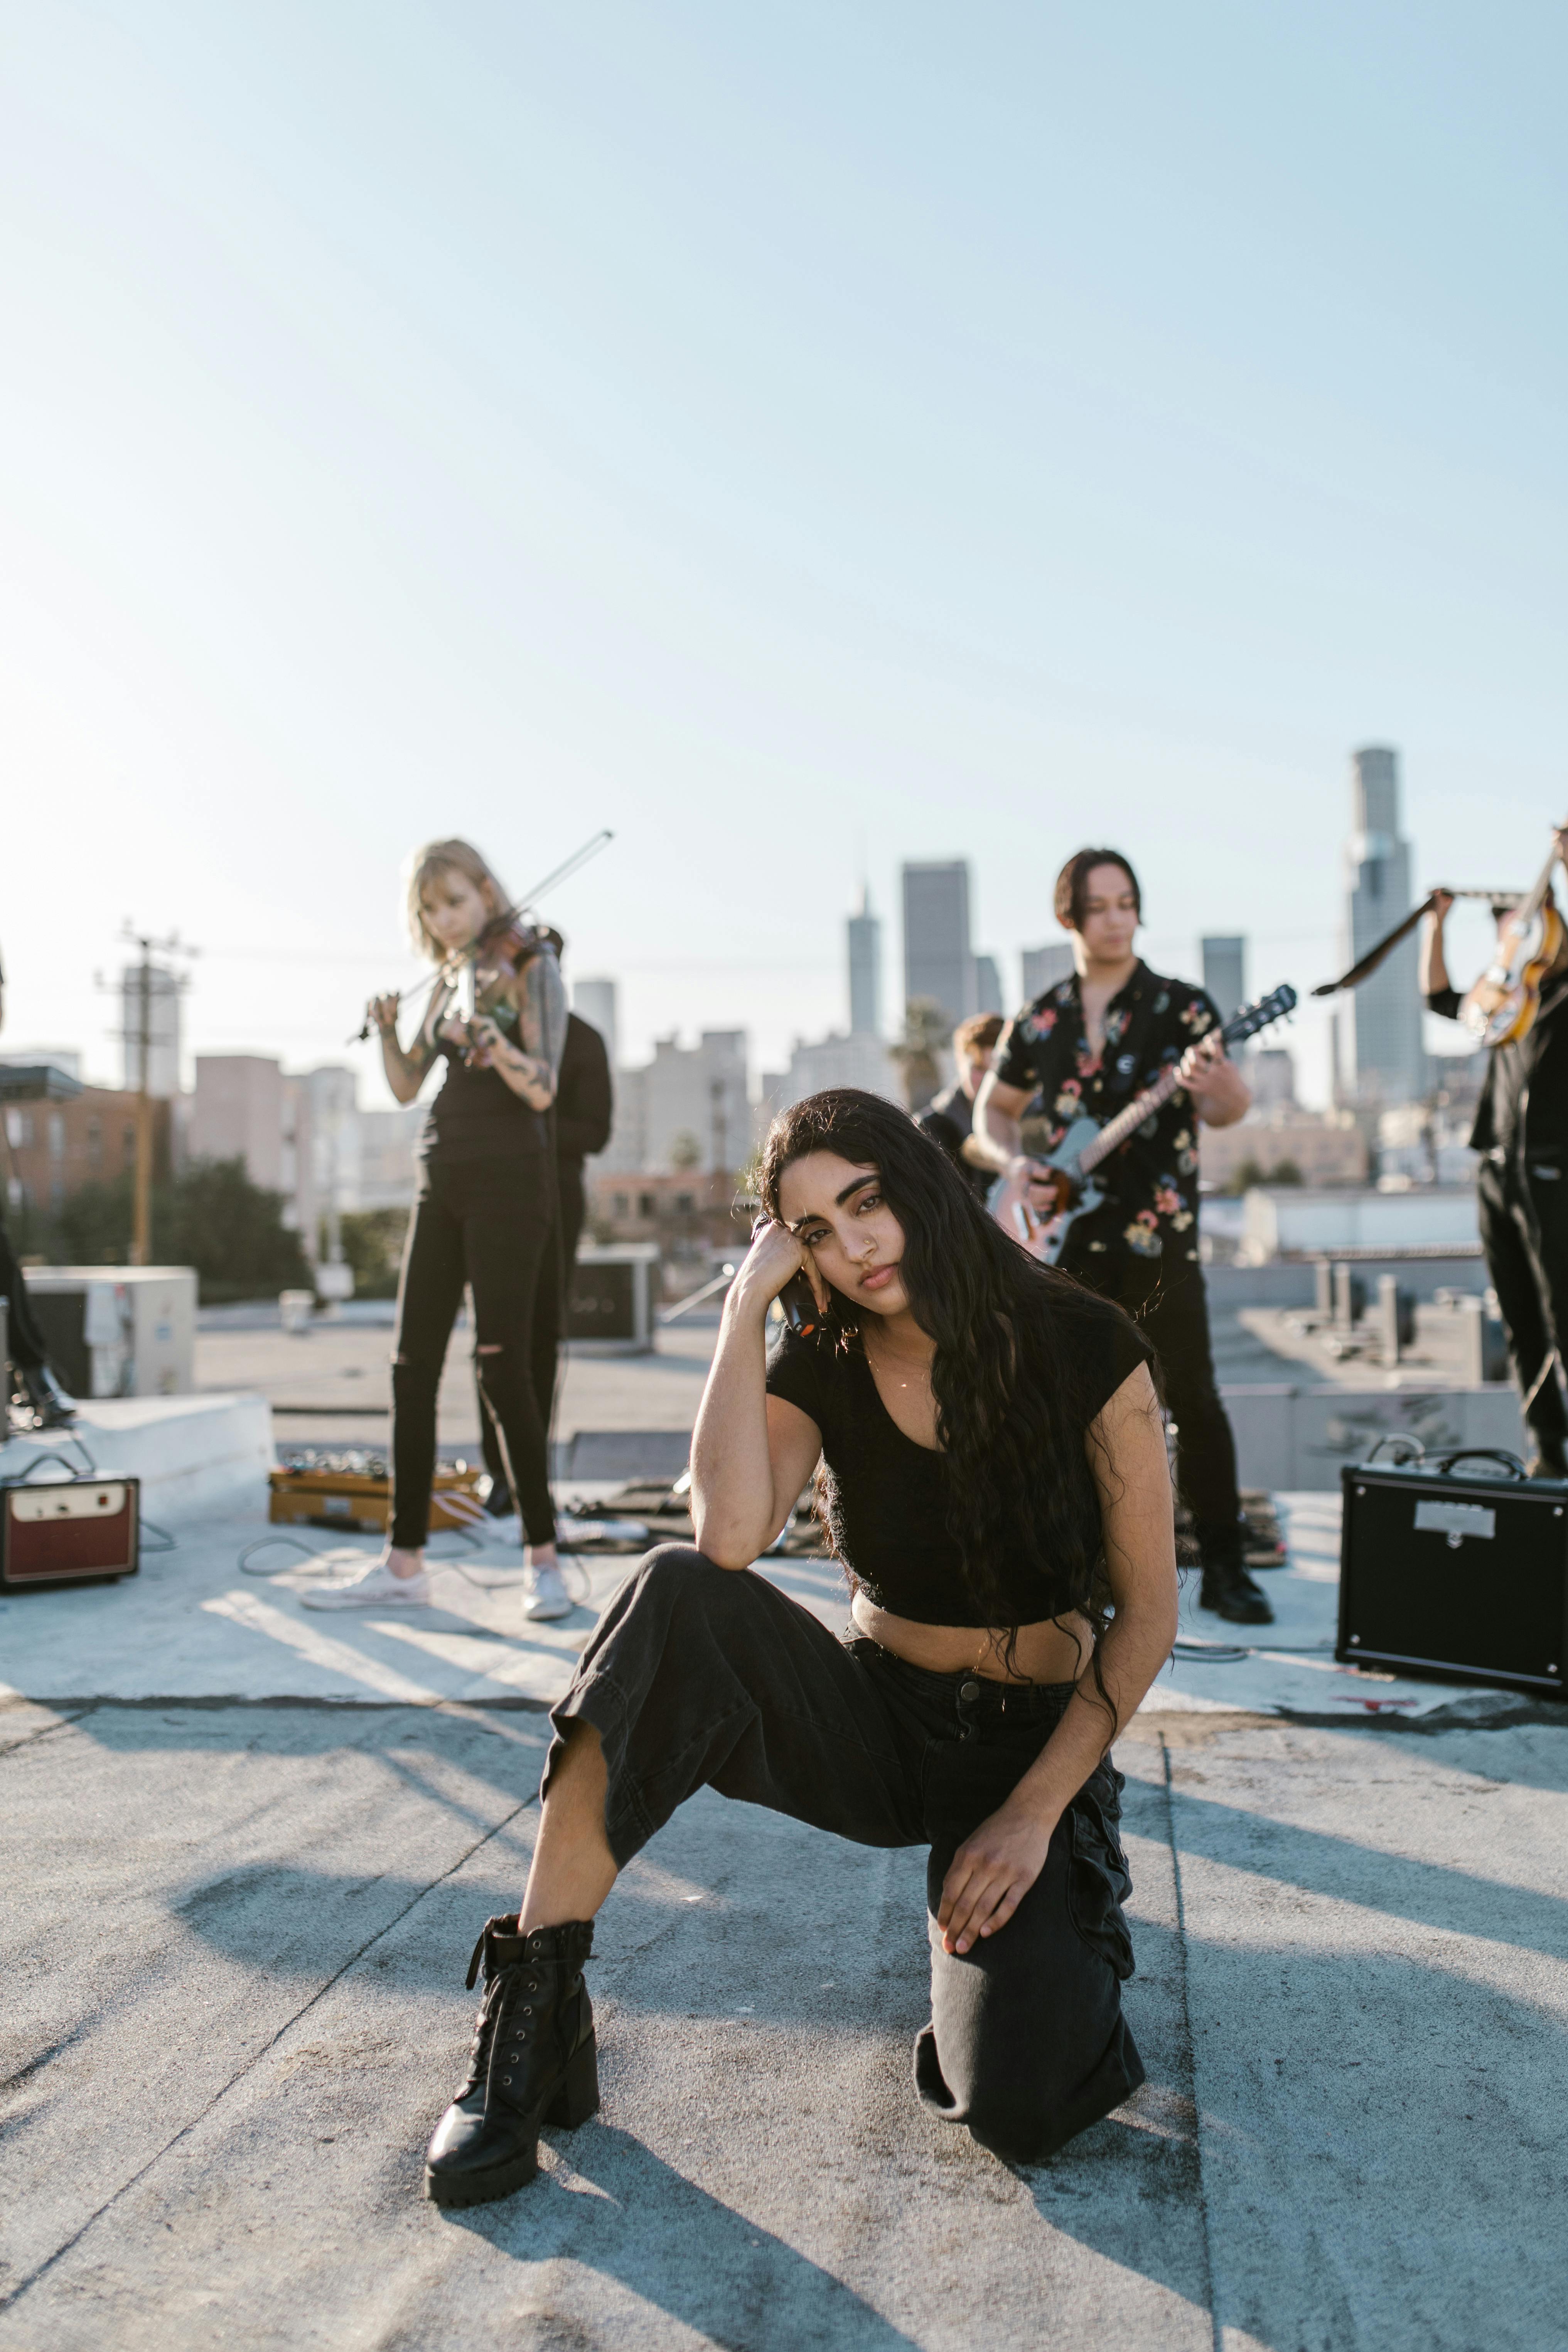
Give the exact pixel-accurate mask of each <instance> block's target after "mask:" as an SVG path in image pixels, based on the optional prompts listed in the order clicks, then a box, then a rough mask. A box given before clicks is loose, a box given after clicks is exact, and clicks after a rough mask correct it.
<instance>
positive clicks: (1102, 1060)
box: [994, 962, 1219, 1266]
mask: <svg viewBox="0 0 1568 2352" xmlns="http://www.w3.org/2000/svg"><path fill="white" fill-rule="evenodd" d="M1218 1026H1219V1014H1218V1013H1217V1012H1216V1011H1215V1006H1214V1003H1213V1002H1212V1000H1211V999H1210V998H1209V997H1207V996H1205V994H1204V992H1203V990H1202V989H1201V988H1194V986H1193V985H1192V983H1191V982H1189V981H1184V980H1165V979H1162V977H1161V975H1160V974H1159V973H1158V972H1155V971H1150V970H1149V967H1148V965H1147V964H1145V963H1142V962H1141V963H1140V964H1139V965H1138V966H1137V968H1136V970H1135V971H1133V974H1132V977H1131V980H1130V981H1129V982H1127V984H1126V986H1125V987H1124V988H1121V989H1119V990H1118V991H1117V993H1116V994H1115V995H1114V996H1113V997H1112V998H1111V1000H1110V1003H1109V1004H1108V1005H1107V1007H1106V1012H1105V1046H1104V1050H1103V1052H1102V1053H1101V1054H1100V1055H1098V1056H1097V1055H1093V1054H1091V1053H1090V1052H1089V1041H1088V1039H1087V1038H1086V1036H1085V1035H1084V1025H1083V1007H1082V1004H1081V1003H1080V1001H1079V983H1078V976H1077V974H1076V973H1075V974H1074V975H1073V977H1072V978H1071V979H1070V980H1064V981H1060V982H1058V984H1057V986H1056V987H1055V988H1047V991H1046V992H1045V994H1044V995H1043V996H1037V997H1036V999H1035V1001H1034V1003H1032V1004H1026V1006H1025V1007H1024V1010H1023V1011H1022V1013H1019V1014H1018V1015H1017V1016H1016V1019H1014V1020H1013V1021H1011V1022H1009V1023H1008V1024H1007V1027H1006V1028H1005V1030H1004V1031H1003V1033H1002V1035H1001V1038H1000V1040H999V1042H998V1044H997V1047H996V1059H995V1063H994V1068H995V1072H996V1076H997V1078H998V1080H999V1081H1000V1083H1001V1084H1002V1085H1003V1086H1005V1087H1019V1088H1021V1089H1022V1090H1024V1091H1025V1092H1026V1093H1028V1094H1030V1095H1032V1096H1033V1097H1035V1099H1034V1101H1033V1102H1031V1104H1030V1105H1029V1108H1028V1110H1027V1111H1026V1114H1025V1116H1026V1118H1040V1119H1043V1120H1044V1121H1045V1124H1046V1130H1047V1134H1046V1143H1045V1150H1047V1151H1053V1150H1055V1149H1056V1147H1057V1145H1058V1143H1059V1142H1060V1141H1061V1139H1062V1138H1063V1136H1064V1135H1065V1134H1066V1133H1067V1131H1068V1128H1069V1127H1070V1126H1071V1125H1072V1123H1073V1121H1074V1119H1076V1118H1086V1117H1087V1118H1092V1119H1094V1120H1095V1121H1096V1122H1097V1124H1098V1125H1100V1126H1101V1127H1103V1126H1104V1125H1105V1124H1106V1122H1107V1120H1108V1119H1112V1118H1115V1117H1116V1115H1117V1113H1118V1112H1119V1111H1121V1110H1123V1109H1125V1108H1126V1106H1127V1104H1128V1103H1129V1102H1130V1101H1131V1098H1132V1097H1133V1096H1134V1095H1135V1094H1137V1093H1138V1092H1139V1091H1140V1089H1141V1088H1142V1087H1149V1086H1152V1085H1153V1083H1154V1081H1155V1079H1156V1078H1158V1077H1159V1076H1160V1074H1161V1072H1162V1071H1163V1069H1164V1068H1165V1067H1166V1066H1168V1065H1169V1064H1170V1063H1172V1062H1179V1061H1180V1060H1181V1058H1182V1055H1184V1053H1185V1052H1186V1050H1187V1047H1188V1046H1189V1045H1194V1044H1195V1042H1196V1040H1197V1039H1198V1038H1200V1037H1205V1036H1206V1035H1207V1034H1208V1033H1209V1031H1210V1030H1211V1029H1215V1028H1217V1027H1218ZM1124 1041H1130V1044H1129V1043H1124ZM1094 1181H1095V1182H1096V1184H1098V1185H1099V1186H1100V1190H1101V1191H1102V1192H1104V1193H1105V1194H1106V1196H1107V1197H1106V1201H1105V1203H1104V1205H1103V1207H1101V1208H1100V1209H1097V1210H1095V1212H1094V1213H1093V1214H1092V1215H1090V1216H1087V1217H1084V1218H1081V1219H1080V1220H1079V1223H1077V1224H1076V1225H1074V1227H1073V1229H1072V1233H1071V1235H1070V1237H1069V1239H1068V1247H1067V1252H1066V1262H1067V1263H1068V1265H1069V1266H1070V1264H1071V1261H1072V1259H1073V1258H1074V1257H1075V1256H1079V1255H1080V1254H1088V1255H1093V1256H1103V1255H1108V1254H1110V1253H1111V1252H1114V1251H1127V1250H1130V1251H1131V1252H1132V1253H1133V1255H1135V1256H1138V1257H1163V1256H1170V1257H1172V1258H1191V1259H1195V1258H1196V1257H1197V1255H1198V1145H1197V1125H1196V1113H1195V1111H1194V1108H1193V1098H1192V1097H1191V1096H1190V1095H1189V1094H1188V1093H1187V1091H1186V1089H1185V1087H1179V1088H1178V1089H1177V1091H1176V1093H1175V1094H1173V1096H1172V1097H1171V1099H1170V1100H1169V1102H1167V1103H1165V1104H1163V1106H1162V1108H1160V1109H1159V1110H1157V1111H1155V1112H1154V1114H1153V1115H1152V1118H1146V1119H1145V1120H1144V1122H1143V1124H1142V1127H1141V1128H1139V1129H1138V1130H1137V1132H1136V1133H1135V1134H1133V1135H1131V1136H1129V1137H1128V1139H1127V1141H1126V1142H1125V1143H1124V1144H1122V1145H1121V1148H1120V1149H1119V1150H1116V1151H1113V1152H1112V1153H1111V1155H1110V1159H1109V1160H1102V1161H1101V1163H1100V1166H1099V1167H1098V1168H1097V1169H1096V1170H1095V1171H1094Z"/></svg>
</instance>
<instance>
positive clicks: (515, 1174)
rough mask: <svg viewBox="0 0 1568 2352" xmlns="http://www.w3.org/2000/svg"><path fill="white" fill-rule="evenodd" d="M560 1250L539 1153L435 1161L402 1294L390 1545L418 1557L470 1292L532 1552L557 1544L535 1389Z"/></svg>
mask: <svg viewBox="0 0 1568 2352" xmlns="http://www.w3.org/2000/svg"><path fill="white" fill-rule="evenodd" d="M554 1250H555V1171H554V1168H553V1166H552V1162H551V1160H550V1159H549V1158H548V1156H547V1155H546V1154H545V1153H543V1152H537V1153H532V1154H530V1155H528V1156H526V1157H522V1156H518V1155H509V1156H508V1157H507V1158H505V1159H496V1160H470V1161H459V1162H458V1163H457V1164H456V1165H455V1166H454V1165H452V1164H450V1163H447V1162H443V1161H440V1160H436V1161H433V1162H430V1163H427V1165H426V1169H425V1171H424V1174H423V1181H422V1184H421V1189H420V1192H419V1193H418V1195H417V1196H416V1200H415V1203H414V1216H413V1220H412V1222H411V1223H410V1225H409V1228H408V1239H407V1242H406V1244H405V1247H404V1253H403V1274H402V1278H401V1280H400V1282H399V1285H398V1293H397V1337H396V1340H395V1345H394V1349H393V1357H392V1540H393V1542H394V1543H395V1544H397V1545H399V1546H400V1547H407V1548H408V1549H414V1548H416V1547H417V1546H418V1545H420V1544H422V1543H423V1542H424V1540H425V1538H426V1533H427V1532H428V1529H429V1525H430V1486H431V1481H432V1479H433V1478H434V1476H435V1475H436V1397H437V1391H438V1390H439V1388H440V1385H441V1368H442V1366H443V1364H444V1363H445V1361H446V1358H447V1340H448V1339H450V1338H451V1336H452V1325H453V1323H454V1322H455V1321H456V1319H457V1314H458V1307H459V1306H460V1305H461V1303H462V1297H463V1286H464V1285H465V1284H468V1286H469V1287H470V1288H471V1290H472V1292H473V1298H474V1326H475V1347H476V1360H477V1362H478V1365H479V1390H480V1394H481V1397H482V1399H483V1402H484V1405H485V1410H486V1412H487V1414H488V1415H489V1418H490V1419H492V1420H493V1421H494V1422H495V1423H496V1424H497V1425H498V1427H499V1429H500V1439H501V1459H502V1467H503V1470H504V1472H505V1475H506V1481H507V1485H508V1486H509V1487H510V1490H511V1492H512V1494H513V1496H514V1497H515V1499H516V1504H517V1507H518V1509H519V1510H520V1511H521V1514H522V1523H523V1526H524V1528H526V1529H527V1531H528V1540H529V1541H530V1543H536V1544H547V1543H553V1542H554V1540H555V1512H554V1507H553V1506H552V1502H551V1499H550V1464H549V1459H548V1438H547V1433H546V1427H545V1423H544V1419H543V1417H542V1414H541V1412H540V1410H539V1400H538V1398H537V1396H536V1395H535V1393H534V1387H533V1353H532V1350H533V1302H534V1297H535V1295H536V1294H537V1291H538V1288H539V1275H540V1268H541V1266H542V1264H543V1262H544V1260H545V1258H546V1256H550V1255H553V1254H554Z"/></svg>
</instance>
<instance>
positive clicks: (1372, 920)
mask: <svg viewBox="0 0 1568 2352" xmlns="http://www.w3.org/2000/svg"><path fill="white" fill-rule="evenodd" d="M1351 823H1352V827H1353V830H1352V835H1351V839H1350V841H1349V843H1348V845H1347V846H1346V853H1345V880H1346V885H1347V896H1348V898H1349V908H1348V914H1349V929H1350V955H1349V957H1348V958H1347V959H1346V960H1347V961H1355V959H1357V958H1358V957H1361V956H1363V955H1365V953H1366V952H1367V950H1368V949H1369V948H1372V947H1374V946H1375V945H1376V944H1377V941H1378V940H1380V939H1382V938H1383V936H1384V933H1385V932H1387V931H1391V930H1392V929H1394V925H1395V923H1397V922H1398V921H1399V919H1400V918H1401V916H1403V915H1407V914H1408V913H1409V912H1410V844H1409V843H1408V842H1407V841H1403V840H1401V838H1400V834H1399V755H1398V753H1397V752H1396V751H1387V750H1385V749H1383V748H1381V747H1377V746H1373V747H1371V748H1369V749H1368V750H1366V751H1357V752H1356V753H1355V754H1354V775H1353V779H1352V816H1351ZM1418 952H1419V950H1418V946H1417V942H1416V940H1415V935H1414V933H1412V935H1411V937H1410V938H1409V939H1407V940H1404V941H1403V942H1402V943H1401V945H1400V946H1399V947H1397V948H1395V950H1394V953H1393V954H1392V955H1391V956H1390V957H1389V959H1388V961H1387V962H1386V963H1385V964H1384V966H1383V968H1382V969H1381V971H1375V972H1374V973H1373V976H1372V978H1371V979H1370V980H1364V981H1363V982H1362V984H1361V986H1360V987H1359V988H1357V989H1354V990H1352V992H1351V1000H1350V1001H1351V1007H1352V1017H1353V1020H1354V1024H1355V1025H1354V1040H1355V1076H1354V1080H1353V1096H1354V1099H1355V1101H1356V1102H1357V1103H1358V1104H1359V1105H1360V1106H1361V1107H1362V1108H1364V1109H1369V1110H1371V1109H1376V1108H1387V1107H1388V1106H1390V1105H1392V1104H1394V1103H1405V1102H1415V1101H1417V1100H1419V1098H1420V1097H1421V1096H1422V1095H1423V1094H1424V1093H1425V1092H1426V1052H1425V1050H1424V1048H1423V1046H1422V1043H1421V999H1420V996H1419V995H1418V994H1417V992H1416V984H1415V975H1416V959H1417V955H1418Z"/></svg>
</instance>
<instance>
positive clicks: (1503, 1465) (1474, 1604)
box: [1334, 1449, 1568, 1698]
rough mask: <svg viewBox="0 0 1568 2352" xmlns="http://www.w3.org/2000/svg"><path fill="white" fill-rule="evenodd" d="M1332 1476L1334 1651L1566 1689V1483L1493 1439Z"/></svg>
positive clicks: (1447, 1676)
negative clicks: (1493, 1444) (1486, 1444)
mask: <svg viewBox="0 0 1568 2352" xmlns="http://www.w3.org/2000/svg"><path fill="white" fill-rule="evenodd" d="M1487 1462H1489V1463H1491V1464H1492V1465H1494V1467H1493V1468H1492V1470H1490V1471H1487V1470H1485V1469H1483V1468H1481V1467H1479V1465H1481V1464H1482V1463H1487ZM1466 1465H1469V1466H1468V1467H1467V1466H1466ZM1340 1478H1341V1483H1342V1486H1343V1488H1344V1516H1343V1519H1342V1529H1341V1536H1340V1633H1339V1640H1338V1642H1337V1643H1336V1644H1335V1646H1334V1655H1335V1657H1336V1658H1338V1659H1340V1660H1341V1661H1342V1663H1343V1664H1352V1665H1371V1666H1381V1667H1384V1668H1391V1669H1393V1670H1394V1672H1395V1673H1398V1674H1402V1675H1430V1676H1432V1677H1434V1678H1435V1679H1436V1680H1439V1681H1448V1682H1465V1683H1487V1684H1495V1685H1498V1686H1499V1687H1500V1688H1502V1689H1504V1690H1523V1691H1534V1692H1536V1693H1538V1694H1539V1695H1540V1696H1543V1697H1558V1698H1561V1697H1563V1696H1568V1479H1562V1478H1527V1477H1526V1476H1525V1475H1524V1465H1522V1463H1521V1462H1520V1461H1519V1459H1518V1458H1517V1456H1516V1455H1514V1454H1502V1453H1493V1452H1491V1451H1490V1450H1489V1449H1486V1450H1475V1449H1472V1450H1471V1451H1469V1452H1468V1453H1463V1454H1447V1455H1445V1456H1444V1457H1443V1458H1442V1459H1441V1460H1439V1461H1435V1462H1426V1461H1418V1462H1398V1463H1394V1462H1366V1463H1363V1464H1361V1465H1359V1466H1358V1467H1355V1468H1346V1469H1343V1470H1342V1471H1341V1473H1340Z"/></svg>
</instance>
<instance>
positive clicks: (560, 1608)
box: [522, 1568, 572, 1624]
mask: <svg viewBox="0 0 1568 2352" xmlns="http://www.w3.org/2000/svg"><path fill="white" fill-rule="evenodd" d="M522 1589H523V1592H524V1594H525V1596H526V1598H525V1599H524V1601H523V1604H522V1613H523V1615H524V1616H525V1617H529V1618H531V1619H532V1620H533V1622H534V1623H535V1624H539V1623H541V1622H544V1621H546V1620H548V1619H550V1618H552V1617H570V1616H571V1614H572V1600H571V1596H570V1595H569V1593H568V1592H567V1590H566V1585H565V1580H564V1579H563V1576H562V1573H561V1570H559V1569H558V1568H531V1569H529V1570H527V1571H526V1573H525V1574H524V1577H523V1580H522Z"/></svg>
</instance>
